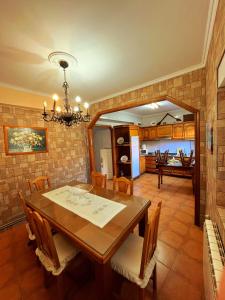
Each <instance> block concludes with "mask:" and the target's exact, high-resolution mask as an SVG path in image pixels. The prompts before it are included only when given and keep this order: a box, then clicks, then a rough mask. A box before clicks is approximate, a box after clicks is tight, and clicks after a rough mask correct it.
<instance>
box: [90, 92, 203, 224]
mask: <svg viewBox="0 0 225 300" xmlns="http://www.w3.org/2000/svg"><path fill="white" fill-rule="evenodd" d="M165 100H168V101H170V102H172V103H173V104H175V105H177V106H179V107H181V108H184V109H186V110H188V111H190V112H192V113H193V114H194V120H195V170H196V174H195V217H194V222H195V225H197V226H200V111H199V110H198V109H196V108H194V107H192V106H189V105H187V104H185V103H182V102H179V101H177V100H176V99H174V98H173V97H171V96H165V95H164V96H160V97H154V98H151V99H146V100H140V101H138V102H132V103H128V104H125V105H118V106H116V107H113V108H109V109H104V110H102V111H98V112H97V113H96V115H95V116H94V117H93V119H92V121H91V122H90V124H89V125H88V127H87V130H88V143H89V157H90V172H92V171H95V157H94V145H93V127H94V126H95V124H96V122H97V121H98V119H99V118H100V116H101V115H104V114H108V113H112V112H117V111H120V110H125V109H128V108H133V107H138V106H142V105H146V104H150V103H153V102H160V101H165Z"/></svg>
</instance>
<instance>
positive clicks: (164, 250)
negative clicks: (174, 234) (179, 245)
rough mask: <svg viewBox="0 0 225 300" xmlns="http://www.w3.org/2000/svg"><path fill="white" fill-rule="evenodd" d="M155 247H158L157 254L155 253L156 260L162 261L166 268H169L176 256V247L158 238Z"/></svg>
mask: <svg viewBox="0 0 225 300" xmlns="http://www.w3.org/2000/svg"><path fill="white" fill-rule="evenodd" d="M157 247H158V255H157V258H158V261H160V262H161V263H163V264H164V265H165V266H167V267H168V268H171V267H172V265H173V263H174V261H175V258H176V256H177V251H176V249H174V248H172V247H170V246H168V245H167V244H165V243H164V242H162V241H160V240H159V241H158V244H157Z"/></svg>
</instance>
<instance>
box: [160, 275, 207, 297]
mask: <svg viewBox="0 0 225 300" xmlns="http://www.w3.org/2000/svg"><path fill="white" fill-rule="evenodd" d="M157 299H159V300H200V299H201V289H199V288H197V287H194V286H193V285H192V284H190V283H189V282H188V281H187V280H186V279H185V278H184V277H182V276H180V275H178V274H176V273H174V272H173V271H170V272H169V274H168V275H167V278H166V281H165V283H164V285H163V287H162V289H161V291H159V296H158V298H157Z"/></svg>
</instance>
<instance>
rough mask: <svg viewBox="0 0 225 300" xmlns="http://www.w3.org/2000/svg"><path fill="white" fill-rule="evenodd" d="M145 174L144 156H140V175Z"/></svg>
mask: <svg viewBox="0 0 225 300" xmlns="http://www.w3.org/2000/svg"><path fill="white" fill-rule="evenodd" d="M144 172H145V156H140V173H141V174H143V173H144Z"/></svg>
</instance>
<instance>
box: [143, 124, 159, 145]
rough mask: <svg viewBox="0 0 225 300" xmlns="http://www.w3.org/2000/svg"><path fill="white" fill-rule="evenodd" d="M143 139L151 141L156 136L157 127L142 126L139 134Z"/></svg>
mask: <svg viewBox="0 0 225 300" xmlns="http://www.w3.org/2000/svg"><path fill="white" fill-rule="evenodd" d="M139 136H140V137H141V138H142V140H143V141H152V140H155V139H156V138H157V127H156V126H152V127H144V128H142V129H141V134H140V135H139Z"/></svg>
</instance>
